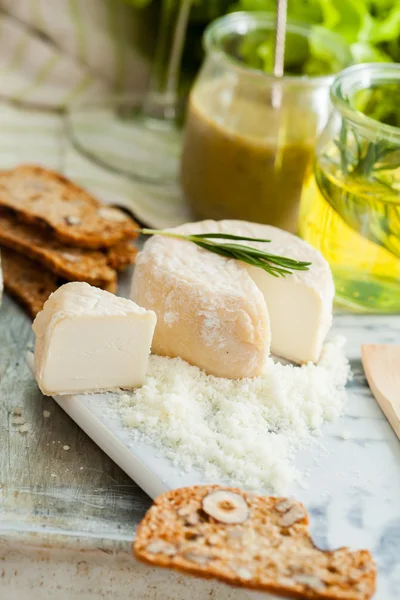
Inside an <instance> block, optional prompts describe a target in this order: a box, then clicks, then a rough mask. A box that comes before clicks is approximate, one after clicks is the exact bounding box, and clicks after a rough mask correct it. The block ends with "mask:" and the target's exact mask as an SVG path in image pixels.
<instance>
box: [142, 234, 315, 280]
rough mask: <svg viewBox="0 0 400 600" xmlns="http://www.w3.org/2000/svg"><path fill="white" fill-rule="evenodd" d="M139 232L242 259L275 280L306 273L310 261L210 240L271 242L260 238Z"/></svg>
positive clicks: (226, 256) (227, 256) (231, 235)
mask: <svg viewBox="0 0 400 600" xmlns="http://www.w3.org/2000/svg"><path fill="white" fill-rule="evenodd" d="M138 233H141V234H143V235H162V236H164V237H172V238H177V239H181V240H185V241H187V242H192V243H193V244H196V245H197V246H199V247H200V248H203V250H208V251H209V252H213V253H214V254H219V255H220V256H224V257H225V258H233V259H236V260H241V261H242V262H245V263H247V264H249V265H252V266H254V267H258V268H260V269H263V270H264V271H266V272H267V273H269V274H270V275H273V276H274V277H286V275H292V274H293V271H308V269H309V267H310V265H311V263H309V262H302V261H298V260H294V259H293V258H288V257H285V256H278V255H276V254H269V253H268V252H264V250H260V249H259V248H254V247H253V246H246V245H243V244H232V243H229V242H228V243H225V242H215V241H212V240H215V239H219V240H235V241H238V242H239V241H247V242H258V243H260V242H261V243H269V242H271V240H266V239H263V238H253V237H247V236H240V235H233V234H229V233H199V234H190V235H184V234H181V233H176V232H174V231H164V230H159V229H139V230H138Z"/></svg>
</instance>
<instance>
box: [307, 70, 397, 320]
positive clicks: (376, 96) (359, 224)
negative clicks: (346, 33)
mask: <svg viewBox="0 0 400 600" xmlns="http://www.w3.org/2000/svg"><path fill="white" fill-rule="evenodd" d="M331 99H332V102H333V105H334V112H333V114H332V116H331V118H330V120H329V123H328V125H327V127H326V129H325V130H324V132H323V133H322V135H321V138H320V140H319V142H318V144H317V149H316V159H315V168H314V174H313V175H312V176H310V177H309V181H308V182H307V184H306V185H305V187H304V191H303V198H302V204H301V217H300V235H301V236H302V237H303V238H304V239H305V240H307V241H308V242H310V244H312V245H313V246H315V247H316V248H318V249H319V250H320V251H321V252H322V253H323V254H324V256H325V258H326V259H327V260H328V262H329V263H330V265H331V268H332V271H333V275H334V279H335V284H336V295H337V300H338V301H339V303H341V304H343V305H345V306H346V307H348V308H350V309H356V310H359V311H363V312H381V313H390V312H400V65H397V64H394V63H375V64H364V65H357V66H354V67H350V68H349V69H346V70H345V71H343V72H342V73H341V74H340V75H339V76H338V77H337V78H336V80H335V82H334V83H333V85H332V89H331Z"/></svg>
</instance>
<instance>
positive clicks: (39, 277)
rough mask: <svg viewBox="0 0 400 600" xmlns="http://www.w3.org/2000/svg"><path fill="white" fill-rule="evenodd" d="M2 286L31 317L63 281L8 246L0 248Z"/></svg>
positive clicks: (34, 315)
mask: <svg viewBox="0 0 400 600" xmlns="http://www.w3.org/2000/svg"><path fill="white" fill-rule="evenodd" d="M1 263H2V267H3V277H4V287H5V289H6V290H7V291H8V292H9V293H10V294H11V295H12V296H14V297H15V298H16V299H17V300H18V302H19V303H20V304H22V305H23V306H24V307H25V308H26V309H27V311H28V312H29V314H30V315H31V317H32V318H34V317H36V315H37V313H38V312H39V311H41V310H42V308H43V304H44V303H45V302H46V300H47V298H48V297H49V296H50V294H52V293H53V292H55V291H56V289H57V288H58V287H59V286H60V285H61V284H62V283H63V281H60V280H59V278H58V277H57V275H54V274H53V273H51V272H50V271H48V270H47V269H44V268H43V267H42V266H40V265H37V264H36V263H34V262H33V261H31V260H29V259H28V258H25V257H23V256H21V255H19V254H17V253H16V252H13V251H12V250H9V249H8V248H2V249H1Z"/></svg>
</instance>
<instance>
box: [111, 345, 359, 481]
mask: <svg viewBox="0 0 400 600" xmlns="http://www.w3.org/2000/svg"><path fill="white" fill-rule="evenodd" d="M343 345H344V340H343V338H338V339H336V340H334V341H333V342H330V343H327V344H326V345H325V346H324V349H323V354H322V357H321V360H320V362H319V364H318V365H314V364H311V363H310V364H308V365H304V366H302V367H293V366H291V365H284V364H281V363H278V362H274V361H273V360H272V359H269V360H268V364H267V368H266V371H265V374H264V375H263V376H262V377H258V378H255V379H244V380H243V379H242V380H230V379H221V378H217V377H212V376H208V375H206V374H205V373H204V372H202V371H200V369H198V368H197V367H193V366H191V365H189V364H188V363H186V362H185V361H183V360H181V359H180V358H176V359H170V358H165V357H160V356H152V357H151V358H150V363H149V371H148V375H147V380H146V384H145V385H144V386H143V387H141V388H140V389H138V390H136V392H135V393H133V394H132V395H128V394H124V395H123V396H119V397H118V400H117V402H118V410H119V414H120V417H121V419H122V422H123V424H124V425H125V426H126V427H128V428H130V429H131V430H132V434H133V436H134V439H135V440H138V439H140V440H145V441H148V442H151V443H152V444H153V445H155V446H156V447H157V448H158V449H159V451H160V452H161V453H162V454H163V455H165V456H167V457H168V458H169V459H171V460H172V461H173V463H174V464H175V465H176V466H178V467H180V468H181V469H182V470H185V471H191V470H193V469H199V470H200V471H202V473H203V474H204V479H205V480H210V481H217V480H222V481H225V480H230V481H232V482H233V483H235V484H237V485H241V486H243V487H246V488H250V489H251V488H254V489H255V488H257V489H259V488H266V489H272V490H273V491H275V492H277V493H282V492H284V491H285V490H286V489H287V487H288V486H289V485H290V484H291V483H292V482H293V481H294V480H296V479H298V478H299V473H297V471H296V469H295V467H294V466H293V464H292V463H293V458H294V453H295V452H296V450H298V449H299V448H300V447H302V446H304V443H305V442H307V441H308V440H310V439H311V438H312V436H313V435H315V434H317V433H319V432H320V430H321V426H322V425H323V423H324V422H326V421H331V420H332V419H334V418H336V417H338V416H339V415H340V414H341V411H342V408H343V403H344V399H345V391H344V386H345V384H346V381H347V379H348V377H349V374H350V368H349V364H348V361H347V360H346V358H345V356H344V354H343V351H342V347H343Z"/></svg>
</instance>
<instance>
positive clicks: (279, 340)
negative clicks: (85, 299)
mask: <svg viewBox="0 0 400 600" xmlns="http://www.w3.org/2000/svg"><path fill="white" fill-rule="evenodd" d="M171 231H176V232H177V233H183V234H188V233H207V232H208V233H211V232H220V233H231V234H236V235H244V236H250V237H257V238H265V239H269V240H271V243H268V244H265V243H253V242H251V245H254V246H256V247H260V248H263V249H264V250H267V251H268V252H270V253H274V254H280V255H283V256H287V257H290V258H294V259H297V260H302V261H309V262H311V263H312V264H311V266H310V270H309V271H295V272H294V273H293V274H292V275H288V276H287V277H285V278H283V277H279V278H276V277H273V276H272V275H270V274H269V273H267V272H266V271H264V270H263V269H260V268H256V267H252V266H249V265H247V264H245V263H242V262H240V261H236V260H232V259H227V258H224V257H222V256H218V255H216V254H214V253H211V252H209V251H207V250H203V249H201V248H199V247H198V246H196V245H195V244H193V243H192V242H187V241H185V240H179V239H174V238H170V237H163V236H159V235H158V236H157V235H156V236H154V237H153V238H151V239H150V240H149V241H147V242H146V244H145V246H144V248H143V251H142V252H141V253H140V254H139V256H138V258H137V261H136V267H135V273H134V279H133V285H132V294H131V297H132V298H133V300H135V301H136V302H137V303H138V304H140V305H141V306H144V307H145V308H148V309H151V310H154V312H155V313H156V314H157V325H156V329H155V334H154V339H153V352H154V353H155V354H160V355H163V356H170V357H176V356H180V357H181V358H183V359H184V360H186V361H187V362H189V363H191V364H193V365H196V366H198V367H200V368H202V369H204V370H205V371H206V372H207V373H210V374H213V375H217V376H220V377H228V378H241V377H255V376H257V375H260V374H261V373H262V371H263V369H264V364H265V359H266V357H267V356H268V354H269V350H270V346H271V350H272V352H274V353H275V354H278V355H279V356H282V357H285V358H288V359H290V360H293V361H295V362H299V363H303V362H308V361H313V362H316V361H317V360H318V359H319V356H320V353H321V348H322V343H323V341H324V339H325V337H326V334H327V332H328V330H329V328H330V326H331V323H332V302H333V295H334V285H333V279H332V274H331V272H330V269H329V266H328V264H327V262H326V261H325V259H324V258H323V257H322V255H321V254H320V253H319V252H318V251H317V250H315V249H314V248H312V247H311V246H309V245H308V244H307V243H306V242H304V241H303V240H300V239H299V238H297V237H296V236H294V235H292V234H289V233H287V232H285V231H282V230H280V229H277V228H275V227H271V226H268V225H258V224H255V223H247V222H244V221H201V222H197V223H188V224H186V225H182V226H180V227H177V228H175V229H173V230H171ZM244 243H246V244H249V243H250V242H244Z"/></svg>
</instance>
